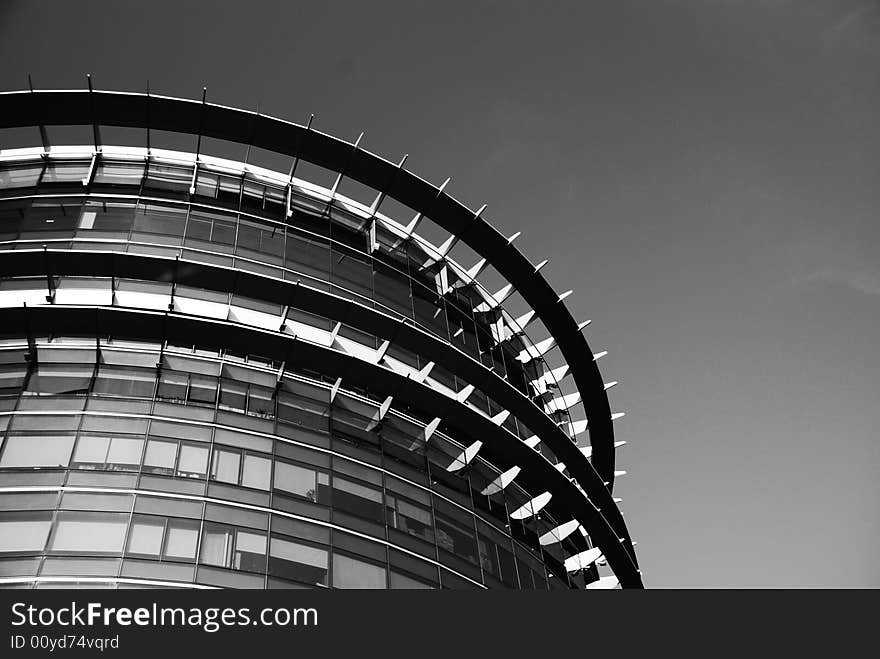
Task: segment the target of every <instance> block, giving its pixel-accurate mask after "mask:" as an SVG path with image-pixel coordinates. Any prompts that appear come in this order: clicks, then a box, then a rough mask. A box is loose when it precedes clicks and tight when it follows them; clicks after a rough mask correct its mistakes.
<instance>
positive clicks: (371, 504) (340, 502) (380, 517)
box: [333, 476, 385, 522]
mask: <svg viewBox="0 0 880 659" xmlns="http://www.w3.org/2000/svg"><path fill="white" fill-rule="evenodd" d="M333 507H334V508H339V509H340V510H344V511H346V512H350V513H352V514H355V515H359V516H361V517H366V518H367V519H373V520H375V521H377V522H383V521H384V520H385V511H384V506H383V505H382V493H381V492H379V491H378V490H374V489H373V488H371V487H367V486H366V485H359V484H358V483H353V482H351V481H346V480H343V479H341V478H337V477H335V476H334V477H333Z"/></svg>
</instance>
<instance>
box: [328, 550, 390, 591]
mask: <svg viewBox="0 0 880 659" xmlns="http://www.w3.org/2000/svg"><path fill="white" fill-rule="evenodd" d="M333 586H334V588H358V589H375V588H385V587H386V585H385V568H384V567H379V566H378V565H373V564H372V563H366V562H364V561H360V560H358V559H356V558H350V557H348V556H343V555H342V554H333Z"/></svg>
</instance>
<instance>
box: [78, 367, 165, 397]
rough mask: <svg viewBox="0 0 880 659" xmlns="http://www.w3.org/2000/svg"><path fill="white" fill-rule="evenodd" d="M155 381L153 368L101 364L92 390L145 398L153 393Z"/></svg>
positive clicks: (99, 392) (98, 392) (100, 392)
mask: <svg viewBox="0 0 880 659" xmlns="http://www.w3.org/2000/svg"><path fill="white" fill-rule="evenodd" d="M155 381H156V376H155V370H154V369H146V368H116V367H112V366H103V365H102V366H101V368H100V370H99V371H98V377H97V379H96V380H95V386H94V388H93V389H92V391H94V393H96V394H111V395H114V396H127V397H137V398H147V397H152V395H153V385H154V383H155Z"/></svg>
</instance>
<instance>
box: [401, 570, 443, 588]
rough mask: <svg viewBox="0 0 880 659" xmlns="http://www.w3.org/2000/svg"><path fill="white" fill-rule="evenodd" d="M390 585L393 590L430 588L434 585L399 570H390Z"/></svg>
mask: <svg viewBox="0 0 880 659" xmlns="http://www.w3.org/2000/svg"><path fill="white" fill-rule="evenodd" d="M391 587H392V588H393V589H395V590H431V589H432V588H434V586H431V585H430V584H426V583H424V582H422V581H418V580H417V579H413V578H412V577H408V576H406V575H404V574H400V573H399V572H394V571H393V570H392V572H391Z"/></svg>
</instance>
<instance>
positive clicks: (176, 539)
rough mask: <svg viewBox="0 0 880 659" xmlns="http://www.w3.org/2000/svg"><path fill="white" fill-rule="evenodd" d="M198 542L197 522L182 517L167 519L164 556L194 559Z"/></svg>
mask: <svg viewBox="0 0 880 659" xmlns="http://www.w3.org/2000/svg"><path fill="white" fill-rule="evenodd" d="M198 543H199V524H198V522H191V521H187V520H182V519H169V520H168V526H167V528H166V530H165V558H166V559H168V560H174V561H195V560H196V546H197V545H198Z"/></svg>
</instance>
